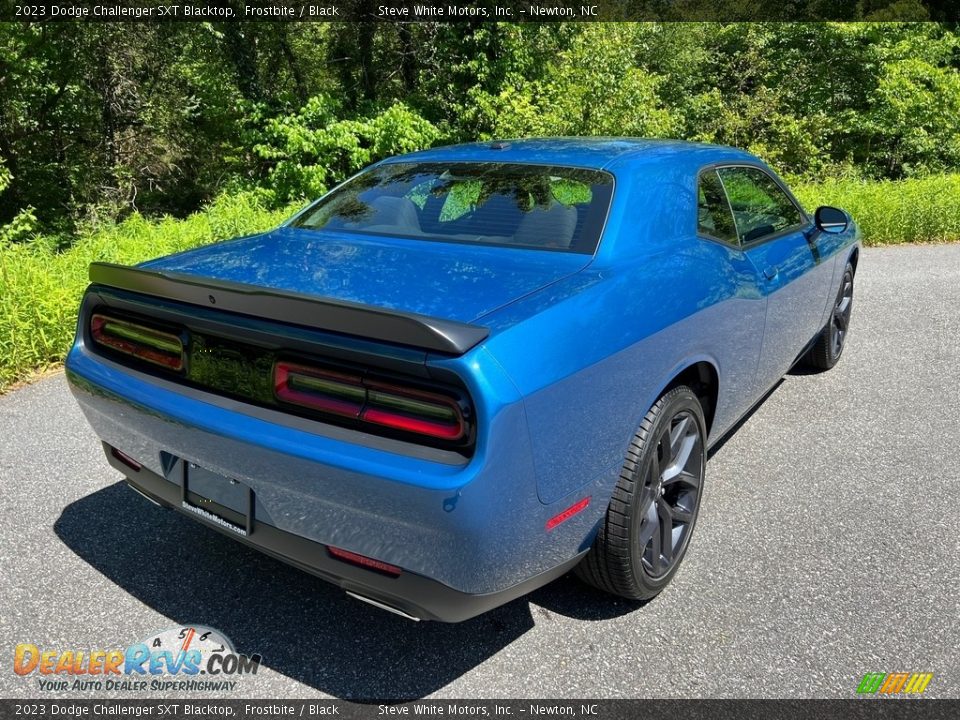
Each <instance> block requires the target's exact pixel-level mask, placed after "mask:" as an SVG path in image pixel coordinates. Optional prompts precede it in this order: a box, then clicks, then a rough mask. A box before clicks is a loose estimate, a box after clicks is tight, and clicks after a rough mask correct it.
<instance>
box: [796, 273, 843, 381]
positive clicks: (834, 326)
mask: <svg viewBox="0 0 960 720" xmlns="http://www.w3.org/2000/svg"><path fill="white" fill-rule="evenodd" d="M852 312H853V265H851V264H850V263H849V262H848V263H847V267H846V268H844V271H843V282H841V283H840V290H839V291H838V292H837V299H836V300H835V301H834V304H833V311H832V312H831V313H830V319H829V320H827V324H826V325H824V327H823V330H821V331H820V335H819V336H818V337H817V341H816V342H815V343H814V345H813V347H812V348H810V350H808V351H807V354H806V355H804V356H803V364H804V365H806V366H807V367H812V368H815V369H817V370H829V369H830V368H832V367H833V366H834V365H836V364H837V362H839V360H840V356H841V355H842V354H843V348H844V346H845V345H846V341H847V336H848V334H849V329H850V315H851V313H852Z"/></svg>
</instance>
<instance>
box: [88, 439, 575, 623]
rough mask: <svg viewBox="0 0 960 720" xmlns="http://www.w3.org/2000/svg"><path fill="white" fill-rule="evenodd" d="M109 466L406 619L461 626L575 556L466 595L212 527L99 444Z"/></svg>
mask: <svg viewBox="0 0 960 720" xmlns="http://www.w3.org/2000/svg"><path fill="white" fill-rule="evenodd" d="M104 449H105V450H106V454H107V460H108V462H109V463H110V464H111V465H112V466H113V467H114V468H116V469H117V470H119V471H120V472H122V473H123V474H124V475H125V476H126V478H127V483H128V484H129V485H130V486H131V487H132V488H133V489H134V490H136V491H137V492H139V493H140V494H141V495H144V496H145V497H146V498H147V499H148V500H150V501H152V502H154V503H156V504H157V505H160V506H161V507H165V508H170V509H174V510H178V511H179V512H182V513H183V514H184V515H186V516H187V517H189V518H191V519H193V520H197V521H198V522H200V523H201V524H203V525H206V526H207V527H210V528H213V529H214V530H217V531H218V532H221V533H223V534H225V535H228V536H229V537H232V538H234V539H235V540H239V541H240V542H242V543H244V544H246V545H249V546H251V547H254V548H256V549H257V550H260V551H261V552H263V553H265V554H267V555H270V556H271V557H274V558H277V559H278V560H282V561H283V562H285V563H288V564H290V565H292V566H294V567H296V568H299V569H300V570H303V571H305V572H308V573H310V574H311V575H315V576H317V577H319V578H321V579H322V580H326V581H327V582H330V583H333V584H334V585H337V586H339V587H340V588H341V589H343V590H344V591H345V592H347V593H349V594H351V595H353V596H354V597H357V598H358V599H360V600H365V601H367V602H370V603H372V604H374V605H376V606H377V607H380V608H382V609H384V610H389V611H391V612H394V613H397V614H399V615H402V616H404V617H407V618H409V619H411V620H438V621H440V622H451V623H452V622H462V621H464V620H468V619H470V618H472V617H475V616H477V615H480V614H481V613H485V612H487V611H488V610H492V609H493V608H495V607H499V606H500V605H503V604H505V603H507V602H510V601H511V600H514V599H516V598H519V597H522V596H523V595H526V594H527V593H529V592H531V591H533V590H535V589H536V588H538V587H540V586H542V585H545V584H547V583H548V582H550V581H552V580H555V579H557V578H559V577H560V576H562V575H564V574H565V573H567V572H568V571H569V570H571V569H572V568H573V567H574V566H575V565H576V564H577V562H579V560H580V556H579V555H578V556H577V557H574V558H572V559H571V560H569V561H567V562H565V563H563V564H561V565H559V566H557V567H555V568H551V569H550V570H547V571H545V572H542V573H539V574H538V575H536V576H534V577H532V578H529V579H527V580H525V581H523V582H520V583H517V584H516V585H513V586H512V587H509V588H507V589H506V590H501V591H499V592H493V593H475V594H474V593H465V592H461V591H459V590H455V589H454V588H452V587H450V586H448V585H444V584H443V583H441V582H437V581H436V580H431V579H430V578H427V577H424V576H423V575H418V574H416V573H411V572H401V573H400V575H398V576H396V577H392V576H390V575H385V574H381V573H378V572H376V571H373V570H368V569H366V568H362V567H357V566H354V565H351V564H349V563H346V562H344V561H342V560H339V559H337V558H335V557H333V556H332V555H331V554H330V553H329V551H328V549H327V546H326V545H323V544H321V543H317V542H313V541H311V540H308V539H306V538H303V537H300V536H299V535H294V534H293V533H289V532H285V531H283V530H280V529H278V528H275V527H273V526H271V525H268V524H266V523H261V522H257V521H256V520H255V519H254V520H253V522H252V528H251V532H250V533H249V534H248V535H247V536H246V537H244V536H241V535H238V534H237V533H236V532H234V531H232V530H230V529H227V528H225V527H223V526H221V525H219V524H217V523H215V522H211V521H209V520H206V519H204V518H203V517H200V516H198V515H196V514H195V513H193V512H190V511H189V510H188V509H187V508H186V507H185V505H184V502H183V500H182V497H181V493H180V489H179V488H178V487H177V486H176V485H174V484H173V483H171V482H169V481H167V480H166V479H165V478H163V477H161V476H159V475H157V474H156V473H154V472H151V471H150V470H148V469H146V468H141V469H140V470H133V469H132V468H130V467H128V466H127V465H125V464H124V463H123V462H121V461H120V460H119V459H117V458H116V457H115V456H114V455H113V454H112V452H111V447H110V446H109V445H107V444H106V443H104Z"/></svg>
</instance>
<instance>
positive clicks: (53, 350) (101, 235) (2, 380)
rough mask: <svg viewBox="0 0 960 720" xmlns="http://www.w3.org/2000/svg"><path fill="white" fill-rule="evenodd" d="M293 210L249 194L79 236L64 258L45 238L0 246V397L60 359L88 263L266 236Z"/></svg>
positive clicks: (69, 336)
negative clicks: (269, 206) (179, 215)
mask: <svg viewBox="0 0 960 720" xmlns="http://www.w3.org/2000/svg"><path fill="white" fill-rule="evenodd" d="M292 211H293V209H292V208H291V209H289V210H281V211H269V210H266V209H264V208H263V207H261V206H260V205H259V204H258V203H257V202H256V201H255V200H253V199H252V197H251V196H250V195H237V196H223V197H221V198H219V199H218V200H216V201H215V202H214V203H212V204H211V205H210V206H209V207H208V208H206V209H205V210H204V211H202V212H198V213H196V214H194V215H191V216H190V217H188V218H185V219H183V220H175V219H173V218H163V219H160V220H146V219H144V218H143V217H141V216H139V215H134V216H132V217H130V218H128V219H126V220H124V221H123V222H121V223H119V224H117V225H111V226H108V227H104V228H102V229H99V230H97V231H95V232H92V233H89V234H87V235H84V236H83V237H81V238H79V239H78V240H77V242H76V243H75V244H74V245H73V246H72V247H71V248H70V249H69V250H67V251H65V252H54V251H52V250H50V249H49V247H50V246H49V244H48V243H46V242H44V240H43V238H40V239H38V240H37V241H36V242H33V243H28V244H20V245H17V244H13V245H0V392H2V391H3V390H4V389H6V388H7V387H8V386H9V385H10V384H11V383H13V382H16V381H17V380H19V379H22V378H23V377H26V376H27V375H28V374H29V373H31V372H32V371H34V370H36V369H38V368H42V367H45V366H47V365H49V364H51V363H55V362H59V361H60V360H62V359H63V357H64V355H65V353H66V351H67V349H68V348H69V347H70V342H71V340H72V339H73V333H74V330H75V327H76V318H77V309H78V306H79V302H80V297H81V295H82V293H83V289H84V288H85V287H86V286H87V284H88V280H87V268H88V267H89V265H90V263H91V262H94V261H105V262H116V263H125V264H130V263H137V262H141V261H143V260H148V259H150V258H154V257H158V256H161V255H167V254H169V253H173V252H177V251H180V250H185V249H187V248H191V247H195V246H197V245H204V244H207V243H210V242H213V241H214V240H222V239H225V238H229V237H233V236H236V235H243V234H247V233H252V232H256V231H258V230H265V229H267V228H270V227H272V226H274V225H277V224H278V223H279V222H280V221H281V220H283V219H284V218H286V217H288V216H289V215H290V214H291V213H292Z"/></svg>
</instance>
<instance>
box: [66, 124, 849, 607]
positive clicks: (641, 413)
mask: <svg viewBox="0 0 960 720" xmlns="http://www.w3.org/2000/svg"><path fill="white" fill-rule="evenodd" d="M859 251H860V233H859V231H858V229H857V227H856V225H855V224H854V223H853V221H852V220H851V219H850V218H849V217H848V216H847V214H846V213H844V212H843V211H841V210H838V209H836V208H831V207H821V208H819V209H818V210H817V211H816V213H814V215H813V216H812V217H811V216H810V215H808V214H807V212H806V211H805V210H804V208H803V207H802V206H801V205H800V203H798V202H797V200H796V199H795V198H794V197H793V195H792V194H791V193H790V191H789V190H788V189H787V187H786V186H785V185H784V183H783V182H782V181H781V180H780V179H779V178H778V177H777V176H776V175H775V174H774V173H773V172H772V171H771V169H770V168H769V167H767V166H766V165H765V164H764V163H763V162H761V161H760V160H758V159H757V158H756V157H754V156H752V155H750V154H748V153H746V152H743V151H741V150H736V149H732V148H725V147H717V146H710V145H698V144H690V143H681V142H665V141H650V140H636V139H586V138H558V139H535V140H515V141H513V140H511V141H503V142H494V143H476V144H467V145H457V146H453V147H443V148H435V149H432V150H425V151H423V152H417V153H412V154H409V155H403V156H400V157H393V158H389V159H387V160H384V161H382V162H380V163H377V164H376V165H373V166H372V167H370V168H368V169H366V170H364V171H363V172H361V173H359V174H358V175H356V176H354V177H353V178H351V179H350V180H348V181H347V182H345V183H343V184H342V185H340V186H339V187H337V188H335V189H334V190H332V191H331V192H329V193H328V194H326V195H325V196H324V197H322V198H320V199H319V200H317V201H316V202H315V203H313V204H312V205H310V206H309V207H307V208H306V209H305V210H303V211H302V212H300V213H298V214H297V215H296V216H295V217H293V218H292V219H290V220H289V221H288V222H286V223H284V224H283V225H281V226H280V227H278V228H276V229H274V230H271V231H270V232H266V233H263V234H259V235H253V236H250V237H243V238H238V239H234V240H230V241H228V242H222V243H218V244H215V245H210V246H207V247H203V248H200V249H196V250H190V251H187V252H183V253H179V254H176V255H171V256H169V257H164V258H160V259H158V260H152V261H150V262H146V263H143V264H141V265H138V266H136V267H125V266H120V265H112V264H105V263H95V264H94V265H92V266H91V268H90V280H91V285H90V286H89V288H88V289H87V291H86V295H85V296H84V299H83V303H82V307H81V311H80V320H79V324H78V329H77V337H76V343H75V344H74V346H73V348H72V350H71V351H70V354H69V357H68V359H67V376H68V379H69V381H70V385H71V388H72V390H73V393H74V395H75V396H76V398H77V400H78V401H79V403H80V405H81V407H82V408H83V411H84V413H85V415H86V417H87V418H88V419H89V421H90V423H91V424H92V426H93V428H94V430H95V431H96V433H97V434H98V435H99V437H100V438H101V439H102V441H103V447H104V450H105V452H106V456H107V460H108V461H109V462H110V463H111V464H112V465H113V466H114V467H115V468H116V469H118V470H119V471H120V472H122V473H123V474H124V475H125V476H126V478H127V481H128V483H129V484H130V486H131V487H132V488H134V489H135V490H137V491H138V492H139V493H141V494H142V495H144V496H145V497H146V498H148V499H149V500H151V501H153V502H154V503H156V504H158V505H161V506H163V507H168V508H175V509H177V510H179V511H181V512H183V513H185V514H187V515H189V516H190V517H192V518H193V519H195V520H197V521H198V522H200V523H203V524H205V525H208V526H209V527H211V528H213V529H216V530H219V531H221V532H223V533H226V534H228V535H231V536H233V537H235V538H237V539H239V540H240V541H242V542H245V543H248V544H249V545H251V546H253V547H255V548H257V549H259V550H261V551H263V552H265V553H267V554H269V555H272V556H274V557H276V558H279V559H281V560H284V561H286V562H288V563H291V564H292V565H294V566H296V567H298V568H302V569H303V570H305V571H307V572H310V573H313V574H314V575H317V576H319V577H321V578H323V579H325V580H328V581H330V582H332V583H335V584H336V585H339V586H340V587H341V588H343V590H345V591H346V592H347V593H349V594H350V595H353V596H355V597H357V598H359V599H361V600H363V601H366V602H368V603H371V604H373V605H375V606H377V607H380V608H383V609H386V610H390V611H392V612H395V613H398V614H400V615H403V616H406V617H409V618H413V619H432V620H441V621H447V622H457V621H461V620H465V619H467V618H470V617H473V616H475V615H478V614H480V613H482V612H485V611H487V610H489V609H491V608H493V607H496V606H498V605H501V604H503V603H505V602H507V601H509V600H511V599H513V598H516V597H519V596H521V595H523V594H525V593H527V592H529V591H531V590H532V589H534V588H536V587H538V586H540V585H543V584H545V583H547V582H549V581H551V580H553V579H554V578H557V577H559V576H561V575H563V574H564V573H566V572H568V571H570V570H575V571H576V573H577V574H578V575H579V576H580V577H581V578H583V579H584V580H585V581H587V582H589V583H591V584H593V585H595V586H597V587H599V588H601V589H603V590H606V591H608V592H610V593H614V594H616V595H620V596H623V597H626V598H632V599H637V600H643V599H648V598H651V597H653V596H654V595H656V594H657V593H659V592H660V591H661V590H662V589H663V588H664V586H666V584H667V583H668V582H669V581H670V579H671V578H672V577H673V575H674V574H675V573H676V571H677V568H678V567H679V565H680V562H681V561H682V559H683V557H684V554H685V553H686V551H687V548H688V547H689V544H690V537H691V534H692V533H693V529H694V525H695V524H696V520H697V513H698V510H699V507H700V502H701V499H702V497H703V493H704V487H705V486H704V471H705V465H706V458H707V449H708V448H709V447H710V446H711V445H712V444H714V443H716V442H717V441H718V440H719V439H720V438H722V437H723V436H724V434H725V433H728V432H729V431H730V430H731V428H733V426H734V425H735V423H736V422H737V421H738V420H739V419H740V418H742V417H744V415H745V414H746V413H747V412H749V410H750V409H751V408H752V407H753V406H754V405H755V404H756V403H757V402H759V400H760V399H761V398H762V397H763V396H764V395H765V393H766V392H767V391H768V390H770V388H771V387H772V386H773V385H774V384H775V383H776V382H777V381H778V380H779V379H780V377H781V376H782V375H783V374H784V373H786V372H787V371H788V370H789V369H790V368H791V367H792V366H793V365H794V364H795V363H798V362H803V363H806V364H808V365H810V366H812V367H813V368H818V369H828V368H830V367H832V366H833V365H834V364H835V363H836V362H837V361H838V359H839V358H840V355H841V353H842V352H843V348H844V343H845V340H846V337H847V332H848V327H849V323H850V313H851V308H852V302H853V282H854V275H855V273H856V269H857V260H858V257H859Z"/></svg>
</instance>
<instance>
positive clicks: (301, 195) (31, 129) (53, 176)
mask: <svg viewBox="0 0 960 720" xmlns="http://www.w3.org/2000/svg"><path fill="white" fill-rule="evenodd" d="M912 2H913V0H897V2H896V3H893V4H891V3H890V2H888V0H861V1H860V2H859V3H858V7H859V8H861V11H862V12H864V13H867V12H868V11H869V13H872V15H873V17H875V18H876V19H885V18H886V17H888V16H889V15H890V13H891V12H893V11H892V10H891V9H890V8H891V7H896V8H900V7H901V6H902V7H906V8H908V9H909V7H914V5H915V3H914V5H911V3H912ZM901 9H902V8H901ZM921 10H922V8H921ZM556 134H567V135H578V134H584V135H597V134H610V135H638V136H653V137H680V138H688V139H694V140H705V141H710V142H718V143H724V144H730V145H737V146H740V147H744V148H747V149H749V150H752V151H754V152H756V153H757V154H759V155H760V156H762V157H764V158H765V159H766V160H768V161H769V162H771V163H772V164H773V165H774V166H776V167H777V168H778V169H779V170H781V171H782V172H784V173H786V174H787V175H788V176H792V177H791V180H792V181H793V182H794V187H795V189H796V191H797V195H798V197H800V199H801V200H802V201H803V202H804V203H805V204H806V205H807V206H808V208H812V207H815V206H816V205H818V204H823V203H830V204H835V205H839V206H841V207H844V208H846V209H848V210H849V211H851V212H852V213H853V215H854V216H855V217H856V218H857V220H858V222H859V223H860V225H861V227H862V229H863V232H864V238H865V242H866V243H867V244H873V243H897V242H914V241H927V242H931V241H932V242H937V241H947V240H957V239H960V203H957V198H958V197H960V175H958V174H956V172H957V170H958V168H960V28H958V27H957V26H956V25H948V24H936V23H912V24H908V23H857V24H854V23H850V24H829V23H828V24H800V23H794V24H726V25H724V24H705V23H699V24H683V23H665V24H590V23H583V24H554V25H535V24H502V25H495V24H482V23H473V24H472V23H457V24H417V25H390V24H380V25H372V24H359V23H354V24H349V23H344V24H320V23H314V24H302V25H298V24H270V23H251V24H244V23H228V24H216V23H212V24H211V23H171V24H166V25H161V24H139V23H132V24H108V23H41V24H35V25H26V24H14V23H7V24H3V23H0V390H3V389H4V388H5V387H7V386H8V385H9V383H11V382H13V381H16V380H17V379H19V378H22V377H24V376H25V375H26V374H28V373H29V372H30V371H31V370H32V369H34V368H38V367H42V366H44V365H46V364H48V363H51V362H56V361H58V360H60V359H62V357H63V354H64V352H65V351H66V349H67V347H68V345H69V341H70V338H71V336H72V334H73V330H74V324H75V317H76V307H77V302H78V299H79V296H80V293H81V291H82V289H83V287H84V285H85V283H86V272H87V266H88V264H89V263H90V261H92V260H95V259H97V260H111V261H115V262H123V263H133V262H137V261H140V260H144V259H147V258H149V257H155V256H158V255H162V254H165V253H168V252H173V251H176V250H180V249H185V248H188V247H192V246H195V245H199V244H203V243H207V242H212V241H214V240H218V239H222V238H227V237H231V236H234V235H237V234H242V233H246V232H253V231H256V230H260V229H263V228H267V227H270V226H271V225H274V224H276V223H277V222H278V221H279V220H280V219H281V218H283V217H284V216H286V215H288V214H289V213H290V212H292V210H293V208H294V207H295V206H296V205H297V204H298V203H301V202H302V201H303V200H304V199H306V198H312V197H316V196H317V195H319V194H321V193H322V192H324V191H325V190H326V189H327V188H329V187H330V186H331V185H332V184H333V183H336V182H338V181H340V180H342V179H344V178H345V177H347V176H349V175H351V174H352V173H354V172H355V171H356V170H358V169H359V168H361V167H362V166H364V165H366V164H369V163H370V162H372V161H375V160H376V159H378V158H380V157H384V156H387V155H392V154H396V153H400V152H405V151H409V150H413V149H417V148H421V147H428V146H431V145H434V144H437V143H444V142H454V141H461V140H473V139H477V138H492V137H502V136H520V135H556ZM176 217H180V218H183V219H179V220H177V219H174V218H176Z"/></svg>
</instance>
